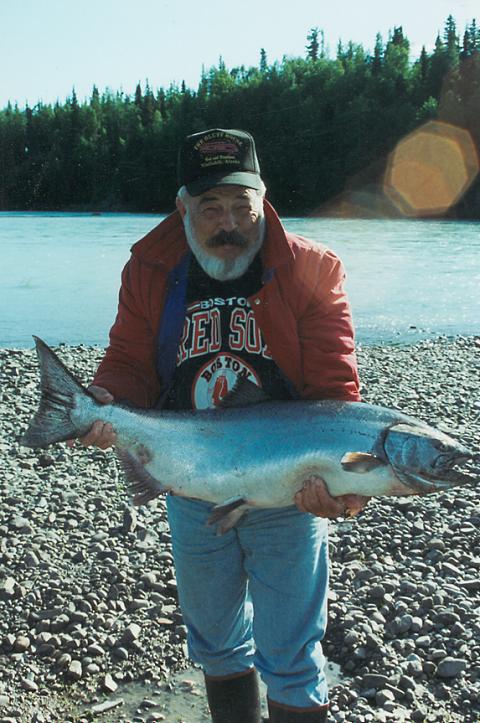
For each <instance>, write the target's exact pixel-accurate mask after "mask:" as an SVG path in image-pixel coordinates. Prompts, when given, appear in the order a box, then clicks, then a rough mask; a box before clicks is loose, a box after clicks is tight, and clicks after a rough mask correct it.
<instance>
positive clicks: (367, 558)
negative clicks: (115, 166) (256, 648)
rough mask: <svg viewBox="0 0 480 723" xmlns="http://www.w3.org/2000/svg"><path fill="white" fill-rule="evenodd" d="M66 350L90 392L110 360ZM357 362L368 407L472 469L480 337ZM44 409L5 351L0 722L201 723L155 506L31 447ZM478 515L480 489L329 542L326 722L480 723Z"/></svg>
mask: <svg viewBox="0 0 480 723" xmlns="http://www.w3.org/2000/svg"><path fill="white" fill-rule="evenodd" d="M57 351H58V352H59V355H60V356H61V358H62V359H63V361H64V362H65V363H66V364H67V365H68V366H69V368H71V369H72V371H74V372H75V373H76V375H77V376H78V377H79V378H80V379H82V380H83V381H84V382H86V383H88V381H89V379H90V378H91V374H92V371H93V370H94V368H95V366H96V364H97V363H98V361H99V359H100V357H101V355H102V350H101V349H100V348H98V347H97V348H95V347H85V346H75V347H66V346H60V347H59V348H58V349H57ZM358 355H359V362H360V371H361V378H362V394H363V397H364V400H365V401H367V402H371V403H374V404H382V405H385V406H390V407H395V408H398V409H401V410H402V411H404V412H406V413H408V414H412V415H414V416H417V417H419V418H421V419H423V420H424V421H426V422H429V423H431V424H433V425H435V426H438V427H440V428H441V429H442V430H444V431H446V432H448V433H450V434H452V435H453V436H455V437H457V438H459V439H461V440H462V441H463V442H464V443H465V444H466V445H467V446H469V447H471V448H472V449H474V450H476V451H477V452H480V385H479V378H480V339H479V338H463V337H459V338H443V337H442V338H438V339H435V340H429V341H422V342H419V343H416V344H413V345H409V346H384V347H380V346H368V347H359V349H358ZM37 401H38V372H37V362H36V355H35V353H34V351H33V350H13V349H4V350H0V419H1V428H0V465H1V473H2V474H1V478H0V490H1V501H0V723H10V722H14V721H22V722H23V721H25V722H27V721H28V722H30V721H31V722H32V723H33V722H34V721H36V722H38V723H40V722H41V721H55V722H56V723H59V722H61V723H67V721H90V720H97V719H98V720H102V721H112V722H117V721H138V722H140V721H152V722H153V721H161V720H165V721H171V722H172V723H173V722H174V721H180V720H183V721H185V723H197V722H199V721H203V720H206V718H205V702H204V699H203V693H202V691H201V689H200V687H199V686H198V683H195V681H191V682H189V681H188V680H187V681H183V682H181V683H176V682H175V679H174V678H173V679H172V675H174V674H175V673H178V671H181V670H182V669H187V668H188V667H189V666H190V663H189V661H188V660H187V657H186V646H185V634H186V631H185V627H184V625H183V622H182V616H181V612H180V610H179V608H178V603H177V590H176V582H175V571H174V567H173V561H172V555H171V544H170V534H169V529H168V524H167V521H166V516H165V506H164V502H163V500H162V499H160V500H158V499H157V500H154V501H153V502H151V503H149V504H148V505H147V506H145V507H141V508H136V509H134V508H132V506H131V505H130V499H129V496H128V494H127V493H126V490H125V485H124V483H123V479H122V475H121V472H120V471H119V468H118V465H117V462H116V459H115V455H114V453H113V452H111V451H108V452H106V453H103V452H101V451H98V450H85V449H84V448H82V447H80V446H77V447H74V448H72V449H69V448H67V447H66V446H65V445H64V444H57V445H54V446H52V447H51V448H49V449H48V450H46V451H34V450H29V449H26V448H24V447H21V446H20V445H19V444H18V438H19V436H20V433H21V431H23V429H24V428H25V426H26V423H27V421H28V419H29V417H30V416H31V414H32V412H33V411H34V409H36V406H37ZM472 479H473V477H472ZM479 499H480V498H479V490H478V489H475V484H474V483H473V482H472V484H471V485H469V486H467V487H464V488H461V489H460V488H458V489H456V490H453V491H452V492H449V493H441V494H438V495H433V496H428V497H425V498H401V499H382V500H379V499H377V500H374V501H372V502H371V503H370V505H369V506H368V508H367V509H366V510H365V511H364V512H363V513H362V514H361V515H359V516H358V517H357V518H354V519H353V520H345V521H338V522H336V523H335V524H332V525H331V560H332V566H331V567H332V576H331V594H330V622H329V627H328V631H327V636H326V639H325V653H326V655H327V658H328V659H329V660H330V661H332V662H334V663H337V664H339V665H340V666H341V669H342V673H343V676H344V678H343V680H342V682H341V683H340V684H337V685H335V686H334V687H333V688H332V690H331V710H330V720H331V721H351V722H352V723H362V722H363V721H395V722H396V723H398V722H401V721H445V722H449V721H451V722H452V723H459V722H460V721H465V722H466V723H468V722H471V723H478V721H479V720H480V505H479ZM279 624H281V621H279ZM128 686H136V688H135V690H136V691H137V696H138V700H137V701H136V703H135V706H134V707H135V710H136V712H134V713H133V714H131V713H130V712H129V711H127V705H126V702H127V698H126V696H125V695H124V692H126V691H128V690H129V687H128ZM182 686H183V688H182ZM172 695H176V696H177V697H178V696H179V695H180V697H181V696H182V695H183V696H184V698H185V700H186V701H187V702H186V703H185V708H184V712H183V713H182V714H178V715H177V714H175V715H174V714H173V713H169V712H168V705H167V704H166V702H165V701H166V700H167V699H168V698H169V696H172ZM192 701H193V702H192Z"/></svg>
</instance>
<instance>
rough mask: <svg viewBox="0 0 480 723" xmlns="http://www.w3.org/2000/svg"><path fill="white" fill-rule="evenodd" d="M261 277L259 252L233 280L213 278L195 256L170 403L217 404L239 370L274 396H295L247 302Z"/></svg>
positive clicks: (179, 406)
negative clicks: (239, 275) (289, 389)
mask: <svg viewBox="0 0 480 723" xmlns="http://www.w3.org/2000/svg"><path fill="white" fill-rule="evenodd" d="M261 279H262V263H261V259H260V256H259V255H257V256H256V257H255V259H254V261H253V262H252V264H251V265H250V266H249V268H248V269H247V271H246V272H245V274H244V275H243V276H242V277H240V278H239V279H233V280H232V281H217V280H216V279H212V278H211V277H210V276H208V275H207V274H206V273H205V272H204V271H203V269H202V268H201V266H200V265H199V263H198V262H197V260H196V259H195V257H192V260H191V264H190V268H189V273H188V281H187V298H186V302H187V313H186V317H185V322H184V326H183V333H182V336H181V339H180V344H179V348H178V353H177V360H176V369H175V374H174V378H173V385H172V388H171V391H170V394H169V397H168V400H167V404H166V407H167V408H168V409H207V408H211V407H214V406H215V405H216V404H218V402H219V401H220V400H221V399H223V397H224V396H225V395H226V394H227V393H228V392H229V391H230V390H231V389H232V387H233V386H234V384H235V382H236V380H237V377H238V376H244V377H246V378H247V379H248V380H249V381H251V382H253V383H254V384H257V385H258V386H259V387H262V388H263V390H264V391H265V392H266V394H267V395H268V396H269V397H270V398H271V399H291V394H290V393H289V391H288V388H287V386H286V384H285V382H284V379H283V378H282V375H281V373H280V370H279V368H278V366H277V365H276V364H275V362H274V361H273V359H272V357H271V354H270V352H269V350H268V347H267V345H266V343H265V340H264V339H263V336H262V333H261V331H260V328H259V327H258V325H257V323H256V320H255V317H254V315H253V312H252V309H251V308H250V304H249V302H248V297H249V296H252V294H255V293H256V292H257V291H258V290H259V289H260V287H261V283H262V282H261Z"/></svg>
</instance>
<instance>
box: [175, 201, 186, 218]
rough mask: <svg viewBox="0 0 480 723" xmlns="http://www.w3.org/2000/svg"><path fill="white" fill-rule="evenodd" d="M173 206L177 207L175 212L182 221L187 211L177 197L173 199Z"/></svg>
mask: <svg viewBox="0 0 480 723" xmlns="http://www.w3.org/2000/svg"><path fill="white" fill-rule="evenodd" d="M175 205H176V207H177V210H178V212H179V214H180V216H181V217H182V219H184V218H185V214H186V213H187V209H186V207H185V204H184V203H183V201H182V199H181V198H179V197H178V196H177V198H176V199H175Z"/></svg>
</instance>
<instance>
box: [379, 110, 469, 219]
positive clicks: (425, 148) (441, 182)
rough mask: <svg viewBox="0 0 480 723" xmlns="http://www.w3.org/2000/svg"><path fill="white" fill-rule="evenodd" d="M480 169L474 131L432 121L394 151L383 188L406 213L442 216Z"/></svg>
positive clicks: (399, 144) (404, 213) (409, 214)
mask: <svg viewBox="0 0 480 723" xmlns="http://www.w3.org/2000/svg"><path fill="white" fill-rule="evenodd" d="M478 171H479V159H478V154H477V150H476V147H475V143H474V141H473V140H472V137H471V135H470V133H469V132H468V131H466V130H464V129H463V128H459V127H457V126H454V125H451V124H449V123H443V122H440V121H430V122H428V123H426V124H425V125H423V126H421V127H420V128H418V129H417V130H416V131H414V132H413V133H411V134H410V135H408V136H406V137H405V138H403V139H402V140H401V141H400V142H399V143H398V144H397V146H396V148H395V150H394V151H393V152H392V153H391V154H390V157H389V161H388V165H387V170H386V172H385V176H384V182H383V191H384V193H385V195H386V196H387V197H388V198H389V199H390V201H392V203H393V204H394V205H395V206H396V207H397V209H398V210H399V211H400V213H401V214H402V215H404V216H409V217H419V216H442V215H444V214H445V213H446V212H447V211H448V209H449V208H451V207H452V206H453V205H455V203H456V202H457V201H458V200H459V199H460V198H461V197H462V196H463V194H464V193H465V191H466V190H467V189H468V188H469V186H470V185H471V184H472V182H473V180H474V179H475V177H476V175H477V173H478Z"/></svg>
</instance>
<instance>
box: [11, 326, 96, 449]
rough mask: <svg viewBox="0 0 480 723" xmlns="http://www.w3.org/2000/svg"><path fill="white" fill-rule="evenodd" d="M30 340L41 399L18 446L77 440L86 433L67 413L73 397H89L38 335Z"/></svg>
mask: <svg viewBox="0 0 480 723" xmlns="http://www.w3.org/2000/svg"><path fill="white" fill-rule="evenodd" d="M33 338H34V339H35V347H36V351H37V356H38V362H39V365H40V392H41V397H40V404H39V407H38V410H37V412H36V413H35V415H34V417H33V419H32V420H31V421H30V425H29V427H28V429H27V430H26V432H25V433H24V434H23V436H22V437H21V439H20V444H22V445H24V446H25V447H46V446H47V445H49V444H53V442H63V441H65V440H66V439H74V438H75V437H80V436H82V434H83V433H85V432H86V431H87V430H86V429H79V428H78V427H77V426H76V425H74V423H73V422H72V420H71V418H70V413H71V411H72V409H73V407H74V405H75V402H74V395H76V394H84V395H86V396H89V397H91V396H92V395H91V394H90V393H89V392H87V390H86V389H85V387H84V386H83V385H82V384H80V382H79V381H78V379H76V378H75V377H74V376H73V374H72V373H71V372H70V371H69V370H68V369H67V367H66V366H65V364H64V363H63V362H62V361H60V359H59V358H58V356H57V355H56V354H55V352H54V351H53V350H52V349H50V347H49V346H48V344H45V342H44V341H42V339H39V338H38V337H37V336H34V337H33ZM92 398H93V397H92ZM99 406H101V405H99Z"/></svg>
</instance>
